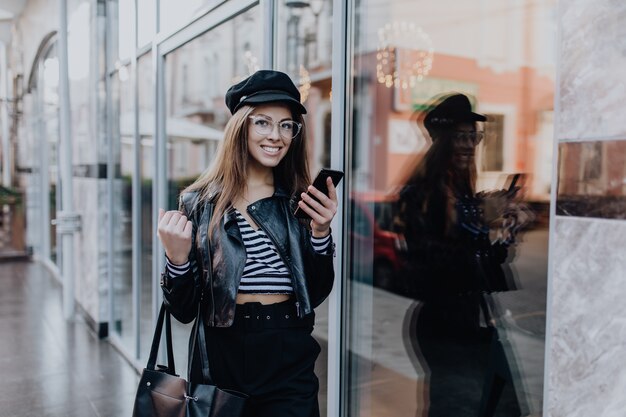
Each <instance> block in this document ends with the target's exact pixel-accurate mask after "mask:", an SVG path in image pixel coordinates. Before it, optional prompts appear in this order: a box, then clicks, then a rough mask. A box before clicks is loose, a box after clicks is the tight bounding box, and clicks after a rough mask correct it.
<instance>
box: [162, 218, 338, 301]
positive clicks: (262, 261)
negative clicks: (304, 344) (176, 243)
mask: <svg viewBox="0 0 626 417" xmlns="http://www.w3.org/2000/svg"><path fill="white" fill-rule="evenodd" d="M234 212H235V215H236V218H237V225H238V226H239V231H240V232H241V238H242V239H243V244H244V246H245V248H246V265H245V267H244V270H243V274H242V275H241V281H240V284H239V293H242V294H292V293H293V287H292V285H291V274H290V272H289V269H288V268H287V266H286V265H285V263H284V262H283V260H282V259H281V258H280V256H279V254H278V251H277V250H276V246H274V244H273V243H272V241H271V240H270V238H269V237H268V236H267V235H266V234H265V232H264V231H263V230H262V229H261V228H259V229H257V230H255V229H254V228H253V227H252V226H251V225H250V223H248V221H247V220H246V219H245V218H244V217H243V216H242V215H241V213H240V212H239V211H237V210H234ZM311 244H312V245H313V249H314V250H315V251H316V252H317V253H323V254H325V253H328V250H329V248H330V246H331V235H330V234H329V235H328V236H325V237H323V238H316V237H313V236H311ZM166 268H167V271H168V273H169V275H170V276H171V277H176V276H179V275H182V274H184V273H185V272H187V271H188V269H189V262H187V263H186V264H184V265H174V264H172V263H170V262H169V260H167V263H166Z"/></svg>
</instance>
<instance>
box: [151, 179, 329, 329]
mask: <svg viewBox="0 0 626 417" xmlns="http://www.w3.org/2000/svg"><path fill="white" fill-rule="evenodd" d="M211 197H212V198H210V199H209V201H206V202H205V201H199V198H198V194H197V193H195V192H192V193H186V194H183V195H181V197H180V205H179V210H180V211H182V212H183V213H184V214H185V215H186V216H187V217H188V218H189V219H190V220H191V222H192V224H193V229H192V242H195V244H194V245H193V246H192V249H191V252H190V254H189V263H190V269H189V271H188V272H187V273H186V274H184V275H181V276H178V277H173V278H172V277H169V276H168V275H167V273H166V272H165V273H163V274H162V280H161V288H162V289H163V295H164V298H165V302H166V304H167V305H168V307H169V310H170V312H171V314H172V315H173V316H174V317H175V318H176V319H177V320H179V321H181V322H183V323H189V322H191V321H192V320H193V319H194V318H195V317H196V313H197V311H198V310H197V308H198V302H200V301H201V300H202V302H203V307H202V308H203V310H204V313H205V316H204V317H205V323H207V325H209V326H214V327H229V326H231V325H232V323H233V319H234V317H235V306H236V297H237V291H238V288H239V281H240V279H241V275H242V273H243V269H244V266H245V262H246V250H245V247H244V244H243V241H242V239H241V234H240V232H239V227H238V226H237V220H236V217H235V214H234V213H233V212H232V211H227V212H226V213H225V214H224V217H223V220H222V221H221V222H220V223H219V227H218V228H216V230H215V232H214V233H213V235H212V238H211V240H210V243H208V239H207V229H208V224H209V220H210V218H209V216H210V215H211V214H210V213H211V212H212V210H211V209H212V208H211V207H210V205H211V204H213V203H212V201H213V199H214V197H213V196H211ZM247 211H248V214H250V216H251V217H252V218H253V219H254V221H255V222H256V223H257V224H258V225H259V227H260V228H262V229H263V231H264V232H265V233H266V234H267V235H268V237H269V238H270V239H271V240H272V242H273V243H274V245H275V246H276V249H277V250H278V252H279V255H280V257H281V259H282V260H283V262H284V263H285V265H286V266H287V268H288V269H289V271H290V272H291V281H292V286H293V289H294V293H295V303H296V309H297V311H298V316H299V317H304V316H305V315H307V314H310V313H311V312H312V311H313V308H315V307H317V306H318V305H320V304H321V303H322V301H324V299H326V297H328V294H329V293H330V291H331V289H332V286H333V280H334V269H333V256H334V245H333V244H332V243H331V245H333V250H331V251H329V252H330V253H329V254H319V253H316V252H315V251H314V249H313V246H312V245H311V239H310V232H309V231H308V230H307V229H306V227H305V226H304V225H302V224H301V223H300V222H299V221H298V220H297V219H296V218H295V217H294V216H293V214H292V211H293V210H292V209H291V202H290V199H289V196H288V195H287V194H286V193H285V192H284V191H283V190H282V189H280V188H279V187H277V188H276V191H275V192H274V195H273V196H272V197H268V198H264V199H262V200H259V201H257V202H255V203H253V204H251V205H249V206H248V209H247ZM207 243H208V244H209V245H210V256H209V252H208V251H207V249H208V248H209V246H208V244H207ZM209 268H212V271H213V273H212V277H211V278H210V280H211V281H212V285H209V284H208V283H206V281H207V280H208V279H209V274H207V271H208V270H209ZM203 290H204V291H203Z"/></svg>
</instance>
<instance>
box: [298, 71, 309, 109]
mask: <svg viewBox="0 0 626 417" xmlns="http://www.w3.org/2000/svg"><path fill="white" fill-rule="evenodd" d="M299 75H300V82H299V84H300V87H298V90H299V91H300V102H301V103H304V102H305V101H306V99H307V98H309V90H310V89H311V77H310V76H309V71H307V69H306V68H304V65H300V74H299Z"/></svg>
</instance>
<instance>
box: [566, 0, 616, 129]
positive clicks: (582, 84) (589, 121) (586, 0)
mask: <svg viewBox="0 0 626 417" xmlns="http://www.w3.org/2000/svg"><path fill="white" fill-rule="evenodd" d="M559 3H560V22H561V45H560V46H561V48H560V54H559V57H558V59H559V61H560V68H561V70H560V96H559V98H558V103H559V106H560V112H559V114H558V118H559V122H558V123H557V126H558V128H557V132H556V133H557V138H558V139H560V140H580V139H591V140H592V139H597V138H607V137H611V138H612V137H620V136H626V117H623V113H624V110H623V104H624V97H626V76H625V75H624V74H625V73H624V68H626V25H625V24H624V22H625V21H626V2H624V1H622V0H568V1H562V2H559Z"/></svg>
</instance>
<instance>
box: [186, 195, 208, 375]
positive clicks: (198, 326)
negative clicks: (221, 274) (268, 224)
mask: <svg viewBox="0 0 626 417" xmlns="http://www.w3.org/2000/svg"><path fill="white" fill-rule="evenodd" d="M205 210H208V216H207V217H208V221H209V222H210V221H211V218H212V217H213V204H209V203H208V202H207V203H205ZM206 250H207V258H208V259H207V261H208V262H209V268H207V270H206V274H207V277H206V280H205V282H206V287H208V289H209V290H210V291H211V295H213V268H212V266H211V265H210V262H211V248H210V246H209V242H208V239H207V248H206ZM206 287H205V288H203V289H202V295H201V297H200V302H199V303H198V312H197V314H196V321H195V323H194V326H193V342H192V343H191V349H190V352H189V360H188V367H187V379H188V380H189V381H191V365H192V364H193V357H194V353H195V348H196V346H198V351H199V356H200V365H201V367H202V383H203V384H208V385H213V378H212V377H211V371H210V367H209V355H208V353H207V344H206V332H205V330H204V318H203V314H202V302H203V300H204V296H205V294H204V292H205V290H206V289H207V288H206ZM212 300H213V297H211V301H212Z"/></svg>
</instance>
